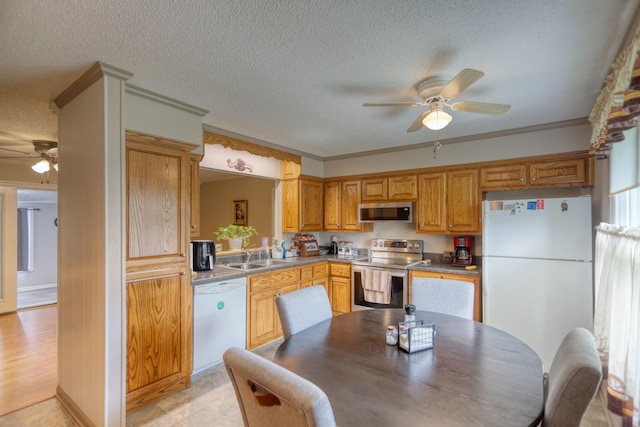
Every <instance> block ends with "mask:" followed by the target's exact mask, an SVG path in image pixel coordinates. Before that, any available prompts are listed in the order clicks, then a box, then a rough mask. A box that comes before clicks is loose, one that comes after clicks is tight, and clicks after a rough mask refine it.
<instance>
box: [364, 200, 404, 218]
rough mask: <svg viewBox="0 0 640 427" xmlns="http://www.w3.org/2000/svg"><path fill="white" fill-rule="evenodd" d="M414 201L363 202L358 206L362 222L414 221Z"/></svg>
mask: <svg viewBox="0 0 640 427" xmlns="http://www.w3.org/2000/svg"><path fill="white" fill-rule="evenodd" d="M412 211H413V203H411V202H398V203H361V204H360V205H359V206H358V219H359V221H360V222H412V221H413V213H412Z"/></svg>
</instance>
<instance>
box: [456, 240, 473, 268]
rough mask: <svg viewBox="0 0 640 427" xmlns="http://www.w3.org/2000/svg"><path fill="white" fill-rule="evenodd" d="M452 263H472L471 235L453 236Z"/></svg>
mask: <svg viewBox="0 0 640 427" xmlns="http://www.w3.org/2000/svg"><path fill="white" fill-rule="evenodd" d="M451 263H452V264H453V265H472V264H473V237H471V236H456V237H454V238H453V258H452V261H451Z"/></svg>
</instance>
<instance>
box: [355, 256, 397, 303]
mask: <svg viewBox="0 0 640 427" xmlns="http://www.w3.org/2000/svg"><path fill="white" fill-rule="evenodd" d="M365 269H371V270H384V271H389V272H391V301H390V303H389V304H379V303H373V302H369V301H366V300H365V299H364V290H363V288H362V276H363V274H362V273H363V271H364V270H365ZM406 283H407V270H400V269H392V268H380V267H370V266H363V265H354V266H353V268H352V269H351V311H356V310H367V309H372V308H402V307H404V305H405V304H406V303H407V284H406Z"/></svg>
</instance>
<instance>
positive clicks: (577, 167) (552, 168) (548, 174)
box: [529, 159, 586, 187]
mask: <svg viewBox="0 0 640 427" xmlns="http://www.w3.org/2000/svg"><path fill="white" fill-rule="evenodd" d="M585 181H586V170H585V159H569V160H558V161H549V162H541V163H531V164H529V182H530V184H529V185H530V186H531V187H539V186H545V187H547V186H565V185H570V184H578V185H583V184H584V183H585Z"/></svg>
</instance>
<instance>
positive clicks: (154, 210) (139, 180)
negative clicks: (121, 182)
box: [125, 131, 193, 412]
mask: <svg viewBox="0 0 640 427" xmlns="http://www.w3.org/2000/svg"><path fill="white" fill-rule="evenodd" d="M126 141H127V142H126V154H125V158H126V220H127V222H126V227H127V241H126V244H127V247H126V254H127V258H126V315H127V321H126V337H127V348H126V355H127V371H126V406H127V411H128V412H130V411H132V410H135V409H137V408H139V407H141V406H144V405H146V404H148V403H150V402H152V401H154V400H157V399H159V398H163V397H166V396H167V395H168V394H171V393H173V392H176V391H179V390H182V389H184V388H186V387H187V386H188V385H189V380H190V376H191V370H192V323H193V320H192V317H193V316H192V312H193V309H192V304H193V291H192V288H191V284H190V281H189V276H188V272H189V265H188V264H189V263H188V257H187V244H188V241H189V234H190V232H189V226H188V217H189V215H188V213H189V200H190V197H189V189H190V182H189V180H190V177H189V174H190V170H189V168H190V166H189V151H191V149H192V148H193V146H192V145H191V144H184V143H180V142H177V141H169V140H165V139H159V138H156V137H152V136H148V135H143V134H139V133H136V132H129V131H127V132H126Z"/></svg>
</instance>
